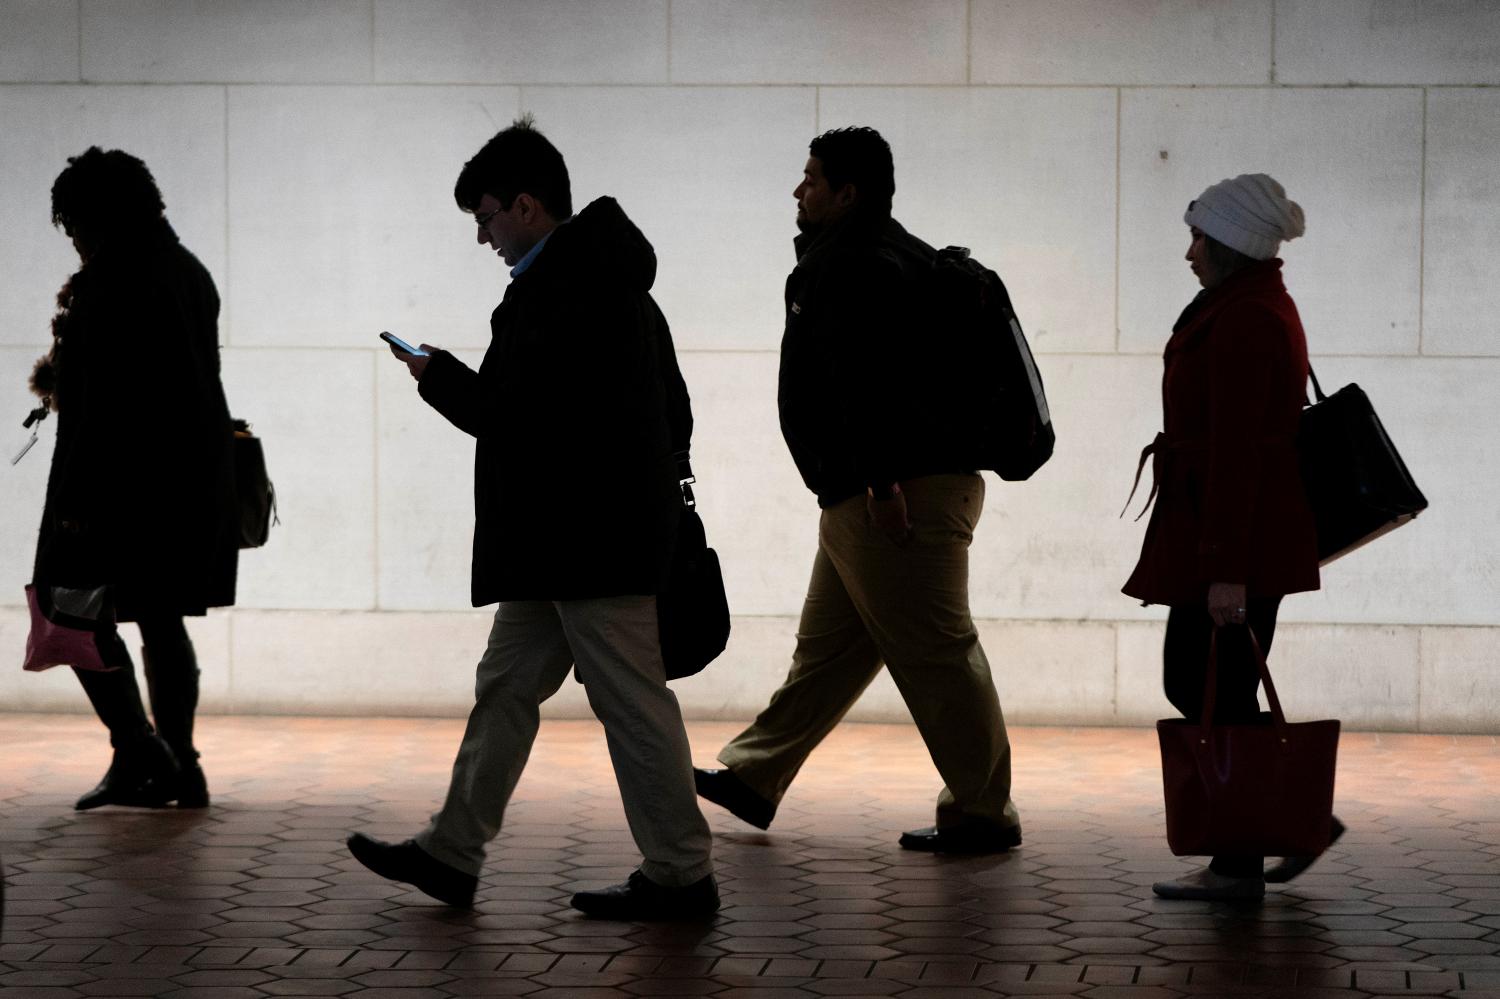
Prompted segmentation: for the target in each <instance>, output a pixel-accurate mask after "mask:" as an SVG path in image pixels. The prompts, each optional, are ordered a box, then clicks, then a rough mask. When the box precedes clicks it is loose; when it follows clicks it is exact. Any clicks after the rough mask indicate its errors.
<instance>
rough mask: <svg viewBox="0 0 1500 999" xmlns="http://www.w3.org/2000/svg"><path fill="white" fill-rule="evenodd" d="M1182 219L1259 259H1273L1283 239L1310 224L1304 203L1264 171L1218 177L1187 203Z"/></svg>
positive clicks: (1226, 244) (1299, 232)
mask: <svg viewBox="0 0 1500 999" xmlns="http://www.w3.org/2000/svg"><path fill="white" fill-rule="evenodd" d="M1182 220H1183V221H1184V222H1186V223H1187V224H1188V225H1190V226H1192V227H1194V228H1195V229H1197V230H1198V231H1200V232H1202V233H1205V234H1207V235H1209V236H1212V237H1213V238H1214V239H1216V240H1218V241H1219V242H1221V243H1223V244H1224V245H1225V246H1227V247H1229V248H1231V249H1234V250H1239V251H1240V252H1241V253H1243V254H1244V255H1245V256H1247V257H1252V258H1254V259H1256V260H1270V259H1271V258H1272V257H1274V256H1276V249H1277V247H1278V246H1279V245H1280V243H1281V241H1282V240H1284V239H1296V238H1297V237H1298V236H1300V235H1302V233H1303V232H1305V231H1306V228H1307V227H1306V224H1305V223H1304V220H1303V217H1302V206H1301V205H1299V204H1297V202H1295V201H1292V200H1290V199H1288V198H1287V196H1286V188H1284V187H1282V186H1281V185H1280V184H1278V183H1277V182H1276V181H1275V180H1273V179H1272V178H1271V177H1269V176H1267V175H1266V174H1263V173H1242V174H1240V175H1239V176H1238V177H1235V178H1234V179H1232V180H1221V181H1219V182H1218V183H1217V184H1215V185H1214V186H1213V187H1210V188H1209V189H1208V190H1206V191H1204V192H1203V193H1202V194H1200V195H1198V197H1197V199H1196V200H1194V201H1191V202H1189V203H1188V207H1187V212H1186V213H1185V214H1184V215H1183V216H1182Z"/></svg>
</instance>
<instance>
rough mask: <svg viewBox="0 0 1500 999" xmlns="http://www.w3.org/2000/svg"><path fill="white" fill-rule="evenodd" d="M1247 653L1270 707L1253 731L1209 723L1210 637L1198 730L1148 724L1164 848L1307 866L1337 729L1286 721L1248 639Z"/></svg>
mask: <svg viewBox="0 0 1500 999" xmlns="http://www.w3.org/2000/svg"><path fill="white" fill-rule="evenodd" d="M1250 644H1251V647H1252V648H1253V649H1254V650H1255V658H1256V662H1257V663H1258V665H1259V666H1260V680H1261V683H1262V684H1263V685H1264V686H1265V689H1266V700H1267V701H1268V702H1269V703H1270V706H1271V710H1270V712H1269V713H1262V714H1261V721H1260V723H1258V724H1243V725H1215V724H1213V716H1214V701H1215V697H1216V694H1217V690H1216V688H1217V686H1218V631H1217V629H1215V631H1214V636H1213V639H1212V641H1211V642H1210V645H1209V653H1208V677H1207V682H1206V683H1205V685H1204V691H1203V717H1202V719H1201V721H1196V722H1194V721H1188V720H1187V719H1185V718H1167V719H1163V720H1162V721H1159V722H1157V723H1156V735H1157V738H1158V740H1159V741H1160V742H1161V774H1162V791H1163V794H1164V795H1165V798H1166V806H1167V845H1168V846H1169V847H1170V848H1171V850H1172V852H1173V853H1174V854H1176V855H1177V856H1179V857H1181V856H1213V855H1219V854H1222V855H1229V856H1232V855H1236V854H1238V855H1260V856H1273V857H1311V856H1317V855H1318V854H1320V853H1322V852H1323V850H1324V849H1326V848H1327V846H1328V841H1329V837H1330V834H1331V821H1332V818H1333V774H1334V766H1335V763H1336V760H1337V757H1338V745H1339V723H1338V721H1337V720H1336V719H1335V720H1328V721H1312V722H1296V723H1293V722H1288V721H1287V720H1286V715H1285V714H1283V713H1282V710H1281V700H1280V698H1278V697H1277V696H1276V687H1275V685H1274V684H1273V683H1272V682H1271V671H1270V669H1269V668H1267V666H1266V657H1265V655H1264V654H1263V653H1262V652H1261V650H1260V643H1259V642H1257V641H1256V639H1255V635H1254V633H1253V632H1252V633H1251V635H1250Z"/></svg>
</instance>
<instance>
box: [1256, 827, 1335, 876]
mask: <svg viewBox="0 0 1500 999" xmlns="http://www.w3.org/2000/svg"><path fill="white" fill-rule="evenodd" d="M1342 835H1344V824H1343V823H1342V822H1340V821H1339V818H1338V816H1337V815H1335V816H1334V817H1333V821H1332V822H1331V823H1330V828H1329V836H1328V846H1332V845H1333V844H1335V843H1337V842H1338V841H1339V837H1340V836H1342ZM1325 849H1326V847H1325ZM1321 856H1322V854H1321V853H1319V854H1316V855H1314V856H1311V857H1282V858H1281V863H1279V864H1274V865H1272V866H1271V867H1268V868H1266V884H1272V885H1281V884H1286V883H1287V882H1288V881H1290V880H1292V878H1295V877H1296V876H1297V875H1299V874H1301V873H1302V872H1303V871H1305V870H1307V869H1308V868H1309V867H1311V866H1312V865H1313V861H1315V860H1317V859H1318V857H1321Z"/></svg>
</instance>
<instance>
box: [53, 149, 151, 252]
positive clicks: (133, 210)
mask: <svg viewBox="0 0 1500 999" xmlns="http://www.w3.org/2000/svg"><path fill="white" fill-rule="evenodd" d="M165 210H166V205H165V204H163V203H162V200H161V191H160V190H159V189H158V188H157V186H156V179H155V178H154V177H152V176H151V171H150V170H149V169H147V168H146V164H145V163H143V162H142V161H141V160H139V159H137V158H136V157H134V156H131V155H130V154H129V153H127V152H123V151H121V150H119V149H111V150H108V151H105V150H103V149H100V148H99V147H98V146H90V147H89V148H88V149H86V150H84V151H83V152H82V153H80V154H79V155H77V156H69V157H68V165H67V166H66V167H65V168H64V169H63V172H62V173H60V174H58V175H57V180H55V181H53V182H52V224H53V225H60V226H62V227H63V231H64V232H66V233H68V234H69V235H72V234H73V230H74V229H75V228H76V227H78V226H83V227H85V228H88V229H90V230H93V231H95V232H109V231H117V230H129V229H139V228H142V227H145V226H148V225H150V224H151V223H153V222H155V221H157V220H159V219H160V218H161V217H162V212H164V211H165Z"/></svg>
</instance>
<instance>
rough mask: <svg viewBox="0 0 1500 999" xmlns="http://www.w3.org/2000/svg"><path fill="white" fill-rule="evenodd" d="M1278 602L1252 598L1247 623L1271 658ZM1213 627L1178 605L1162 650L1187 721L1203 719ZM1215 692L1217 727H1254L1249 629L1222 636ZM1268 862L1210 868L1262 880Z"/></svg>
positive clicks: (1168, 687) (1255, 679)
mask: <svg viewBox="0 0 1500 999" xmlns="http://www.w3.org/2000/svg"><path fill="white" fill-rule="evenodd" d="M1280 607H1281V598H1280V597H1252V598H1251V599H1250V601H1249V602H1248V605H1247V606H1246V608H1245V610H1246V615H1245V616H1246V622H1247V624H1248V626H1249V629H1250V630H1251V631H1254V632H1255V637H1256V639H1257V640H1258V641H1259V642H1260V648H1261V652H1263V653H1265V654H1266V655H1270V653H1271V641H1272V640H1273V639H1274V638H1275V637H1276V612H1277V610H1278V609H1279V608H1280ZM1213 633H1214V622H1213V618H1211V617H1209V616H1208V611H1207V609H1206V608H1204V607H1202V606H1178V607H1173V608H1172V609H1171V613H1170V614H1168V616H1167V638H1166V641H1165V643H1163V646H1162V687H1163V688H1164V689H1165V691H1166V694H1167V700H1169V701H1171V702H1172V706H1173V707H1174V708H1176V709H1177V710H1178V711H1181V712H1182V716H1183V717H1184V718H1186V719H1188V720H1189V721H1198V720H1199V719H1200V718H1201V717H1202V715H1203V689H1204V683H1205V681H1206V680H1207V678H1208V649H1209V644H1210V641H1211V640H1212V638H1213ZM1218 653H1219V659H1218V678H1217V689H1216V691H1215V694H1214V722H1215V723H1217V724H1223V725H1232V724H1238V723H1244V722H1253V721H1255V720H1256V718H1257V717H1258V716H1259V714H1260V702H1259V701H1258V700H1257V699H1256V690H1257V689H1258V688H1259V687H1260V668H1259V667H1258V666H1257V664H1256V662H1255V652H1254V650H1253V649H1251V647H1250V639H1249V635H1248V634H1247V632H1246V626H1245V625H1231V626H1229V627H1226V628H1222V629H1220V631H1219V649H1218ZM1264 863H1265V858H1264V857H1250V856H1243V857H1242V856H1235V857H1215V858H1213V862H1212V863H1211V864H1209V867H1210V869H1211V870H1213V871H1214V873H1216V874H1223V875H1226V876H1228V877H1236V878H1248V877H1259V876H1260V874H1261V870H1262V869H1263V866H1264Z"/></svg>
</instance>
